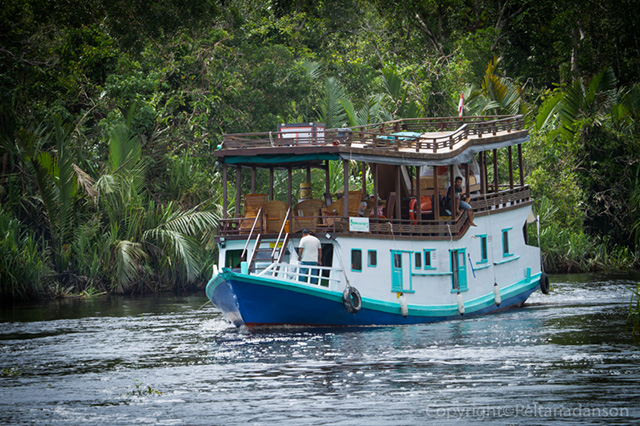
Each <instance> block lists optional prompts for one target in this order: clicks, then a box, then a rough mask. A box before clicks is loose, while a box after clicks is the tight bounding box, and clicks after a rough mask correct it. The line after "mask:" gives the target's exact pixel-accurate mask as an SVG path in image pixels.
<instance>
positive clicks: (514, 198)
mask: <svg viewBox="0 0 640 426" xmlns="http://www.w3.org/2000/svg"><path fill="white" fill-rule="evenodd" d="M530 202H531V191H530V189H529V187H528V186H524V187H518V188H514V189H507V190H503V191H499V192H496V193H489V194H485V195H480V194H473V195H472V198H471V206H472V207H473V211H474V214H475V216H476V217H478V216H482V215H485V214H491V213H497V212H499V211H500V210H505V209H511V208H515V207H518V206H519V205H522V204H525V203H530ZM304 219H305V221H304V225H302V224H300V225H296V221H295V218H294V220H293V221H290V226H291V228H290V232H291V233H294V234H295V233H298V232H300V231H301V230H302V229H303V228H308V229H310V230H312V231H314V232H316V233H318V234H320V235H321V234H324V233H327V232H328V233H339V234H354V235H357V234H360V235H361V234H362V233H358V232H350V231H349V218H348V217H342V216H313V217H311V216H305V218H304ZM249 220H250V221H252V222H253V221H254V219H253V218H230V219H221V220H220V221H219V224H218V235H219V236H224V237H234V236H236V237H244V238H246V237H248V236H249V232H250V227H249V226H247V225H248V223H246V222H247V221H249ZM310 222H312V223H315V225H313V224H311V223H310ZM259 226H260V224H258V227H259ZM467 227H468V224H467V213H466V211H464V210H463V211H462V214H461V215H459V216H458V218H457V219H456V220H453V219H450V218H448V217H441V218H440V220H410V219H385V218H377V219H376V218H369V233H368V234H370V235H378V236H383V235H384V236H389V237H396V236H398V237H418V238H430V239H449V238H459V237H461V236H462V235H463V234H464V232H465V230H466V229H467ZM261 233H262V232H261ZM274 238H275V235H274Z"/></svg>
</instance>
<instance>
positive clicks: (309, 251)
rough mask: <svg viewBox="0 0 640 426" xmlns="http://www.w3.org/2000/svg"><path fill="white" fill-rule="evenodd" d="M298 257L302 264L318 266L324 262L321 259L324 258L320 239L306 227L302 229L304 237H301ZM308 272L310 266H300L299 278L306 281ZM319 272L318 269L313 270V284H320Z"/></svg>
mask: <svg viewBox="0 0 640 426" xmlns="http://www.w3.org/2000/svg"><path fill="white" fill-rule="evenodd" d="M298 258H299V259H300V264H301V265H308V266H316V265H321V264H322V262H321V261H320V259H322V246H321V245H320V240H319V239H318V238H316V237H315V236H313V235H311V232H309V230H308V229H306V228H305V229H303V230H302V238H301V239H300V246H299V247H298ZM308 273H309V269H308V268H300V275H299V276H298V280H299V281H303V282H306V281H307V274H308ZM318 273H319V270H318V269H312V270H311V276H312V277H315V278H311V281H310V282H311V284H318V278H317V277H318Z"/></svg>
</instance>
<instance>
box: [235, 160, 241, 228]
mask: <svg viewBox="0 0 640 426" xmlns="http://www.w3.org/2000/svg"><path fill="white" fill-rule="evenodd" d="M241 186H242V167H241V166H238V167H236V217H242V215H241V214H240V197H241V196H242V191H241Z"/></svg>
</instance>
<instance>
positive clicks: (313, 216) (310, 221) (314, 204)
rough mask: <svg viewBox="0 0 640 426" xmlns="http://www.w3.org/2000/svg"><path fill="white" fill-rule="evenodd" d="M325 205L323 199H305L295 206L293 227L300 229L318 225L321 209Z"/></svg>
mask: <svg viewBox="0 0 640 426" xmlns="http://www.w3.org/2000/svg"><path fill="white" fill-rule="evenodd" d="M323 207H324V201H322V200H304V201H301V202H299V203H298V204H296V205H295V206H294V207H293V229H292V230H296V231H299V230H301V229H304V228H313V229H315V228H316V226H317V225H318V219H319V217H320V212H321V209H322V208H323Z"/></svg>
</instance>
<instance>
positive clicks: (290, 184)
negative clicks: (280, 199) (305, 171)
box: [287, 166, 293, 207]
mask: <svg viewBox="0 0 640 426" xmlns="http://www.w3.org/2000/svg"><path fill="white" fill-rule="evenodd" d="M292 182H293V176H292V172H291V166H289V167H287V203H289V207H293V205H291V192H292V190H291V186H292V185H293V183H292Z"/></svg>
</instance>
